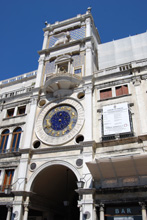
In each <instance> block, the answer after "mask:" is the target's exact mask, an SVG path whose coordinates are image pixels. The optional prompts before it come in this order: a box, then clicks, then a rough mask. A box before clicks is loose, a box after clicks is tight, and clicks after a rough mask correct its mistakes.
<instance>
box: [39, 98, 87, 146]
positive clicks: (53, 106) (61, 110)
mask: <svg viewBox="0 0 147 220" xmlns="http://www.w3.org/2000/svg"><path fill="white" fill-rule="evenodd" d="M83 123H84V110H83V107H82V105H81V104H80V103H79V102H77V101H75V100H73V99H66V100H63V101H61V102H60V103H58V104H57V103H49V104H48V105H46V106H45V107H44V108H43V109H42V111H41V112H40V114H39V117H38V120H37V123H36V127H35V131H36V135H37V137H38V138H39V139H40V140H41V141H42V142H44V143H46V144H47V145H61V144H64V143H66V142H68V141H70V140H71V139H72V138H73V137H74V136H75V135H76V134H77V133H78V132H79V131H80V130H81V128H82V126H83Z"/></svg>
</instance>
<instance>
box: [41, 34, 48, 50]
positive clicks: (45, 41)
mask: <svg viewBox="0 0 147 220" xmlns="http://www.w3.org/2000/svg"><path fill="white" fill-rule="evenodd" d="M48 36H49V31H46V32H45V33H44V41H43V46H42V50H44V49H47V43H48Z"/></svg>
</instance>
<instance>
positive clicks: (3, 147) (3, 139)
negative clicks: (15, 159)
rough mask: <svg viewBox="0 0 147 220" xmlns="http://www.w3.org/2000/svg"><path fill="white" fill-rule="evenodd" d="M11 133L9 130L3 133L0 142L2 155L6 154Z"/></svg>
mask: <svg viewBox="0 0 147 220" xmlns="http://www.w3.org/2000/svg"><path fill="white" fill-rule="evenodd" d="M9 134H10V131H9V130H8V129H6V130H4V131H3V132H2V133H1V140H0V153H5V152H6V148H7V143H8V138H9Z"/></svg>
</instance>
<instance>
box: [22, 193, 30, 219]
mask: <svg viewBox="0 0 147 220" xmlns="http://www.w3.org/2000/svg"><path fill="white" fill-rule="evenodd" d="M29 199H30V198H29V197H27V198H26V200H25V202H24V215H23V220H27V219H28V212H29V208H28V207H29Z"/></svg>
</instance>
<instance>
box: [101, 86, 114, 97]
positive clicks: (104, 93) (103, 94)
mask: <svg viewBox="0 0 147 220" xmlns="http://www.w3.org/2000/svg"><path fill="white" fill-rule="evenodd" d="M111 97H112V90H111V88H110V89H104V90H101V91H100V99H101V100H103V99H108V98H111Z"/></svg>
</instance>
